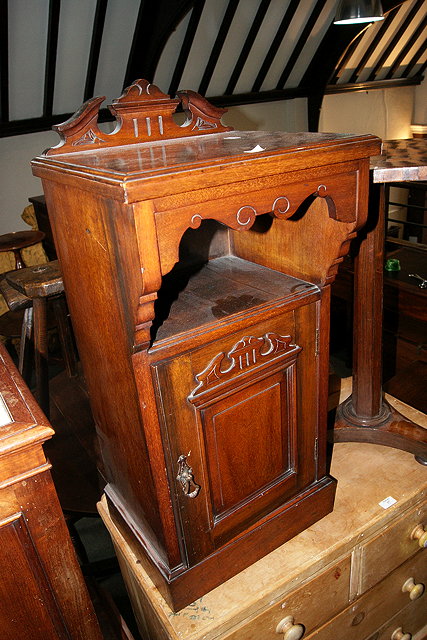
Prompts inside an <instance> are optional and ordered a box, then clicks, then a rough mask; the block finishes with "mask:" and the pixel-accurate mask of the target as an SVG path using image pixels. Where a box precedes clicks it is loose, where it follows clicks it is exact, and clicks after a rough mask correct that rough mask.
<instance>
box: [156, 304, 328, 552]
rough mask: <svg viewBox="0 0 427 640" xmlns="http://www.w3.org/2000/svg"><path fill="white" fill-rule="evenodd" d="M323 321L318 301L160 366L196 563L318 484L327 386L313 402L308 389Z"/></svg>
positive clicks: (179, 495) (180, 513)
mask: <svg viewBox="0 0 427 640" xmlns="http://www.w3.org/2000/svg"><path fill="white" fill-rule="evenodd" d="M316 318H317V310H316V303H312V304H310V305H306V306H305V307H302V308H300V309H296V310H295V311H291V312H288V313H284V314H283V315H281V316H279V317H277V318H275V319H274V320H271V321H268V322H264V323H261V324H258V325H253V326H248V327H246V329H245V331H244V333H243V332H240V333H236V334H233V335H230V336H228V337H227V338H226V339H223V340H221V341H218V342H216V343H213V344H210V345H207V346H206V347H204V348H202V349H199V350H196V351H194V352H189V353H186V354H182V355H181V356H180V357H175V358H174V359H173V360H171V361H168V362H165V363H157V364H156V365H154V368H153V370H154V374H155V378H156V381H157V385H156V386H157V392H158V399H159V407H161V409H162V411H161V412H160V413H161V416H162V423H163V424H162V426H163V433H164V440H165V448H166V450H167V451H168V453H169V465H170V469H169V472H170V482H171V485H173V486H174V487H175V491H176V499H177V511H176V515H177V519H178V521H179V522H180V524H181V527H182V534H183V537H184V539H185V546H186V552H187V555H188V559H189V562H190V564H191V563H193V562H196V561H197V560H198V559H200V558H202V557H203V556H204V554H206V553H207V552H208V551H210V552H212V550H214V549H216V548H218V547H221V546H222V545H224V544H226V543H227V542H229V541H230V540H232V539H233V538H235V537H236V536H239V535H241V534H243V533H244V532H245V531H247V530H248V529H249V528H252V527H254V526H257V524H258V523H260V522H261V521H262V520H263V519H265V518H270V517H274V513H275V511H279V510H281V509H282V508H283V505H284V504H285V503H286V502H287V501H290V500H292V499H293V498H294V497H295V495H296V494H297V493H298V492H299V491H300V490H301V489H302V488H303V487H305V486H307V485H308V484H309V483H310V482H312V481H313V480H314V477H315V438H316V429H317V413H316V412H315V411H313V410H312V409H313V407H314V406H316V403H317V390H316V389H317V387H316V386H315V385H313V389H314V391H312V392H311V393H312V395H313V394H314V396H315V397H314V398H311V399H310V400H309V401H308V402H307V403H305V402H304V401H303V394H302V392H301V389H300V388H299V387H300V386H301V385H302V384H305V382H304V380H306V379H310V378H311V379H312V380H315V379H316V356H315V335H316ZM269 329H270V330H269ZM213 354H215V355H213ZM201 363H205V366H204V367H203V366H201ZM302 452H304V456H303V455H302ZM307 452H309V455H308V456H307Z"/></svg>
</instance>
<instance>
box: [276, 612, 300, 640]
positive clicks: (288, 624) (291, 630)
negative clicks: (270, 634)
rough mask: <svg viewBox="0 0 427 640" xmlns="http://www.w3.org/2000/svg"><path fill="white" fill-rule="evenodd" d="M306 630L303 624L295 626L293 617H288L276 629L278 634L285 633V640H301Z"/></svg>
mask: <svg viewBox="0 0 427 640" xmlns="http://www.w3.org/2000/svg"><path fill="white" fill-rule="evenodd" d="M304 632H305V629H304V627H303V626H302V624H295V619H294V617H293V616H286V618H283V620H281V621H280V622H279V624H278V625H277V627H276V633H283V634H284V635H283V640H300V639H301V638H302V637H303V635H304Z"/></svg>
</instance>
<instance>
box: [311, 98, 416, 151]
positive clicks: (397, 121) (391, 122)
mask: <svg viewBox="0 0 427 640" xmlns="http://www.w3.org/2000/svg"><path fill="white" fill-rule="evenodd" d="M414 101H415V88H414V87H399V88H390V89H376V90H371V91H359V92H357V93H342V94H333V95H327V96H325V98H324V100H323V105H322V111H321V115H320V126H319V131H329V132H333V133H373V134H375V135H377V136H379V137H380V138H382V139H384V140H392V139H395V138H411V137H412V134H411V129H410V125H411V122H412V114H413V110H414Z"/></svg>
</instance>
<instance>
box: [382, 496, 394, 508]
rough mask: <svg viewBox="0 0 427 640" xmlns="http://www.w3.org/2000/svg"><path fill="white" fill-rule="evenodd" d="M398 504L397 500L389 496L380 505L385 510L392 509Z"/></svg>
mask: <svg viewBox="0 0 427 640" xmlns="http://www.w3.org/2000/svg"><path fill="white" fill-rule="evenodd" d="M396 502H397V500H395V499H394V498H392V497H391V496H389V497H388V498H385V499H384V500H381V502H380V503H379V505H380V507H382V508H383V509H388V508H389V507H392V506H393V505H394V504H396Z"/></svg>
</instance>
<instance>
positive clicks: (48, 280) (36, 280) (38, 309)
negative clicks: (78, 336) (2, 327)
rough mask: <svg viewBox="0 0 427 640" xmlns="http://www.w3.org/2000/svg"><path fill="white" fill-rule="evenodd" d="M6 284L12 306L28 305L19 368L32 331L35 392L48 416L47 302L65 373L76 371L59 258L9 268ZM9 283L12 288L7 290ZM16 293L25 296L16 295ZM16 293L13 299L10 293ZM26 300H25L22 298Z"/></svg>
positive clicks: (4, 287) (71, 374)
mask: <svg viewBox="0 0 427 640" xmlns="http://www.w3.org/2000/svg"><path fill="white" fill-rule="evenodd" d="M4 280H5V283H3V286H2V290H3V292H4V294H5V298H7V299H8V300H10V301H11V303H12V304H15V305H18V304H20V305H25V304H28V307H30V308H31V310H32V313H28V314H26V315H25V316H24V322H23V326H22V333H21V346H20V368H21V369H22V370H23V368H24V363H25V352H26V349H27V343H28V339H29V337H30V336H31V334H33V340H34V360H35V374H36V395H37V400H38V402H39V404H40V406H41V408H42V409H43V411H44V412H45V413H46V415H49V375H48V345H47V303H48V301H49V300H50V301H52V305H53V309H54V312H55V317H56V323H57V328H58V335H59V339H60V343H61V349H62V355H63V357H64V362H65V366H66V369H67V373H68V375H70V376H73V375H75V372H76V354H75V348H74V343H73V338H72V333H71V327H70V324H69V322H68V312H67V307H66V302H65V298H64V295H63V294H64V284H63V282H62V275H61V272H60V270H59V266H58V261H57V260H54V261H52V262H47V263H46V264H42V265H38V266H35V267H26V268H24V269H18V270H16V271H11V272H9V273H7V274H6V275H5V278H4ZM5 284H6V285H9V287H10V288H11V290H12V291H13V290H14V291H15V294H13V293H12V291H8V290H7V287H6V286H5ZM16 293H18V294H19V295H21V296H23V297H24V299H19V297H16ZM13 295H14V296H15V298H14V299H13V298H12V296H13ZM25 298H26V300H27V301H28V303H26V301H25Z"/></svg>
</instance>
